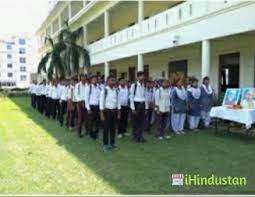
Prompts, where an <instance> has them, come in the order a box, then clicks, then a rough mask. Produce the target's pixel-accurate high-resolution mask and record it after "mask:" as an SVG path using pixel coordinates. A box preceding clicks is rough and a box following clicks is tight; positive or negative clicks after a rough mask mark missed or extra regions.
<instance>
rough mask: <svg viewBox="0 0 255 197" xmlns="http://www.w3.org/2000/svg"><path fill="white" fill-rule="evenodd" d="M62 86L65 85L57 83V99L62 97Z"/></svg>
mask: <svg viewBox="0 0 255 197" xmlns="http://www.w3.org/2000/svg"><path fill="white" fill-rule="evenodd" d="M62 87H63V86H62V85H61V84H58V85H57V99H60V97H61V91H62Z"/></svg>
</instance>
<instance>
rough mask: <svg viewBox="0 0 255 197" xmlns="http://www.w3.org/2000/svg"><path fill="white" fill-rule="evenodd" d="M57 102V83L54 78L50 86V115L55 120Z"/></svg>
mask: <svg viewBox="0 0 255 197" xmlns="http://www.w3.org/2000/svg"><path fill="white" fill-rule="evenodd" d="M58 104H59V99H58V84H57V81H56V80H53V83H52V88H51V110H50V111H51V116H52V118H53V119H54V120H55V119H56V117H57V106H58Z"/></svg>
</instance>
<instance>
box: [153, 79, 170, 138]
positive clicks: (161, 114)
mask: <svg viewBox="0 0 255 197" xmlns="http://www.w3.org/2000/svg"><path fill="white" fill-rule="evenodd" d="M155 111H156V114H157V136H158V139H159V140H163V139H164V138H165V139H169V138H170V136H169V135H165V130H166V126H167V119H168V114H169V112H170V94H169V81H168V80H166V79H165V80H163V82H162V86H161V87H160V88H158V89H157V90H156V93H155Z"/></svg>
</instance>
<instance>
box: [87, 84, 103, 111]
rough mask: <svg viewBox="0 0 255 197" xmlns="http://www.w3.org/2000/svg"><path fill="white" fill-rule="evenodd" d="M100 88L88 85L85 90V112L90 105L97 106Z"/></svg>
mask: <svg viewBox="0 0 255 197" xmlns="http://www.w3.org/2000/svg"><path fill="white" fill-rule="evenodd" d="M100 92H101V88H100V87H99V85H96V86H94V85H92V84H91V85H88V86H86V88H85V104H86V108H87V110H90V105H99V98H100Z"/></svg>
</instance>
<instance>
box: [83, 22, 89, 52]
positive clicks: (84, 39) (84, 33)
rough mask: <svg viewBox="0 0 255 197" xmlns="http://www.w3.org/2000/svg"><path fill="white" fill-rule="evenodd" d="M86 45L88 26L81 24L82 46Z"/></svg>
mask: <svg viewBox="0 0 255 197" xmlns="http://www.w3.org/2000/svg"><path fill="white" fill-rule="evenodd" d="M87 45H88V28H87V25H84V26H83V46H84V47H86V46H87Z"/></svg>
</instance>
